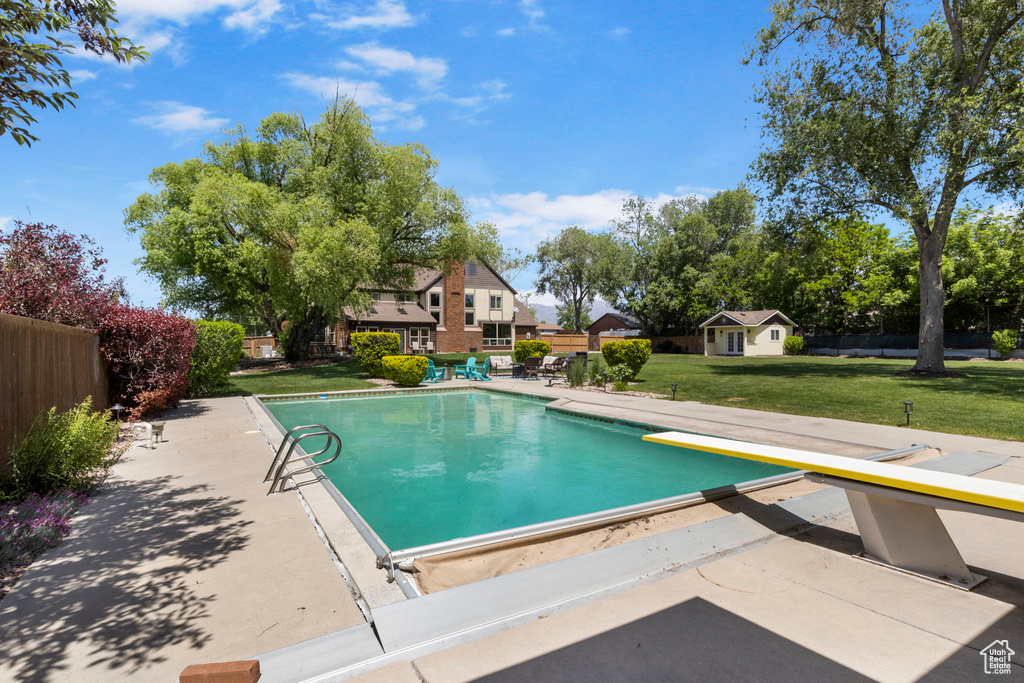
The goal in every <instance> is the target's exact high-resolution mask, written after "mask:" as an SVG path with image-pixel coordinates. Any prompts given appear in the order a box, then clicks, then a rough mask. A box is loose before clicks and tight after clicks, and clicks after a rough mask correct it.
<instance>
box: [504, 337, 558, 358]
mask: <svg viewBox="0 0 1024 683" xmlns="http://www.w3.org/2000/svg"><path fill="white" fill-rule="evenodd" d="M512 353H513V355H515V357H516V362H517V363H522V362H523V361H524V360H526V359H527V358H529V357H530V356H546V355H548V354H549V353H551V344H549V343H548V342H546V341H540V340H539V339H524V340H521V341H517V342H516V345H515V350H514V351H513V352H512Z"/></svg>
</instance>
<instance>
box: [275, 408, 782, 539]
mask: <svg viewBox="0 0 1024 683" xmlns="http://www.w3.org/2000/svg"><path fill="white" fill-rule="evenodd" d="M266 406H267V409H268V410H270V412H271V413H273V414H274V416H275V417H276V418H277V419H278V421H279V422H280V423H281V424H282V425H283V426H284V427H285V429H290V428H292V427H296V426H298V425H305V424H312V423H318V424H323V425H326V426H327V427H328V428H329V429H331V430H332V431H334V432H335V433H337V434H338V435H339V436H340V437H341V439H342V441H343V443H344V449H343V450H342V453H341V456H340V457H339V458H338V459H337V460H336V461H335V462H333V463H331V464H330V465H326V466H325V467H324V468H323V471H324V473H325V474H326V475H327V476H328V477H329V478H330V480H331V481H332V482H333V483H334V485H335V486H337V488H338V490H339V491H341V492H342V493H343V494H344V495H345V497H346V498H348V500H349V502H351V503H352V505H354V506H355V508H356V509H357V510H358V511H359V513H360V514H361V515H362V516H363V518H364V519H365V520H366V521H367V523H369V525H370V526H371V527H373V530H374V531H376V532H377V534H378V535H379V536H380V537H381V539H383V541H384V542H385V543H386V544H387V545H388V547H389V548H391V549H393V550H399V549H402V548H409V547H413V546H418V545H424V544H427V543H435V542H439V541H447V540H451V539H454V538H462V537H465V536H472V535H475V534H482V533H487V532H491V531H500V530H502V529H509V528H512V527H517V526H523V525H526V524H535V523H537V522H547V521H551V520H554V519H561V518H563V517H571V516H573V515H579V514H584V513H587V512H597V511H600V510H607V509H609V508H615V507H620V506H623V505H631V504H634V503H642V502H646V501H650V500H657V499H659V498H667V497H669V496H676V495H680V494H683V493H690V492H693V491H701V490H704V489H709V488H714V487H716V486H725V485H727V484H736V483H739V482H744V481H749V480H751V479H758V478H760V477H766V476H770V475H773V474H779V473H781V472H786V471H788V470H786V469H785V468H782V467H778V466H775V465H768V464H764V463H758V462H752V461H748V460H740V459H738V458H729V457H725V456H719V455H714V454H709V453H701V452H698V451H691V450H687V449H682V448H676V447H673V446H665V445H662V444H655V443H647V442H644V441H641V440H640V437H641V436H642V435H643V434H645V433H647V432H646V431H645V430H642V429H637V428H634V427H627V426H622V425H616V424H609V423H605V422H600V421H597V420H590V419H587V418H580V417H575V416H571V415H566V414H564V413H559V412H557V411H551V410H546V409H545V404H544V402H542V401H539V400H536V399H530V398H520V397H517V396H510V395H507V394H498V393H491V392H487V391H473V390H468V391H446V392H437V393H415V394H405V395H391V396H368V397H360V398H341V399H326V400H324V399H302V400H286V401H268V402H267V403H266ZM310 441H312V439H310ZM304 443H309V442H308V441H307V442H304ZM306 450H307V451H310V452H312V451H313V448H307V449H306Z"/></svg>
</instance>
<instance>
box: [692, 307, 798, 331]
mask: <svg viewBox="0 0 1024 683" xmlns="http://www.w3.org/2000/svg"><path fill="white" fill-rule="evenodd" d="M723 315H724V316H726V317H727V318H732V320H733V321H735V322H736V323H737V324H739V325H742V326H744V327H757V326H758V325H760V324H761V323H763V322H764V321H765V320H768V318H771V317H772V316H773V315H778V316H781V317H782V318H783V319H784V320H786V321H787V322H789V324H790V325H796V323H795V322H793V321H792V320H790V319H789V317H788V316H787V315H786V314H784V313H783V312H782V311H780V310H779V309H777V308H773V309H770V310H766V311H719V312H718V313H715V314H714V315H713V316H711V317H710V318H708V319H707V320H705V321H704V322H702V323H701V324H700V327H704V326H705V325H707V324H708V323H710V322H711V321H713V320H716V319H718V318H719V317H720V316H723Z"/></svg>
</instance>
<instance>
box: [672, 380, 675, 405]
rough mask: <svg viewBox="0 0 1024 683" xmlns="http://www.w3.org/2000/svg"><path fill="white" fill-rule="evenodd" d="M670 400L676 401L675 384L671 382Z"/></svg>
mask: <svg viewBox="0 0 1024 683" xmlns="http://www.w3.org/2000/svg"><path fill="white" fill-rule="evenodd" d="M672 400H673V401H674V400H676V383H675V382H672Z"/></svg>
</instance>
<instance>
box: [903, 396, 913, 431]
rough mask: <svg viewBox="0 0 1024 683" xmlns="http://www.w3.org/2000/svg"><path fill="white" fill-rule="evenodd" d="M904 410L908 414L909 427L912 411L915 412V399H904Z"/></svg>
mask: <svg viewBox="0 0 1024 683" xmlns="http://www.w3.org/2000/svg"><path fill="white" fill-rule="evenodd" d="M903 412H905V413H906V414H907V426H908V427H909V426H910V414H911V413H912V412H914V402H913V401H904V402H903Z"/></svg>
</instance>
